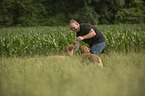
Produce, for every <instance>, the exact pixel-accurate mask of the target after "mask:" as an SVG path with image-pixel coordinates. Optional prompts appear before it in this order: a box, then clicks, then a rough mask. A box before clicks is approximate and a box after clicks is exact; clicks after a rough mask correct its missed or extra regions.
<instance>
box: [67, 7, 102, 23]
mask: <svg viewBox="0 0 145 96" xmlns="http://www.w3.org/2000/svg"><path fill="white" fill-rule="evenodd" d="M70 17H71V18H74V19H76V20H78V21H79V22H87V23H91V24H98V22H99V21H98V18H99V15H98V14H97V13H96V12H95V10H94V8H93V7H90V6H87V5H86V6H85V7H83V8H81V9H79V10H77V11H76V12H75V14H74V15H71V16H70Z"/></svg>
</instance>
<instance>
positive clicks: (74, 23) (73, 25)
mask: <svg viewBox="0 0 145 96" xmlns="http://www.w3.org/2000/svg"><path fill="white" fill-rule="evenodd" d="M69 27H70V29H71V30H72V31H75V32H79V31H80V24H79V23H78V22H77V21H76V20H73V19H72V20H70V21H69Z"/></svg>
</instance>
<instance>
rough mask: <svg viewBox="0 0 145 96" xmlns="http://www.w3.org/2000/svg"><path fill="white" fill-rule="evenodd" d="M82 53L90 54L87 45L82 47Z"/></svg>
mask: <svg viewBox="0 0 145 96" xmlns="http://www.w3.org/2000/svg"><path fill="white" fill-rule="evenodd" d="M80 50H81V53H90V48H88V47H87V46H86V45H83V46H81V47H80Z"/></svg>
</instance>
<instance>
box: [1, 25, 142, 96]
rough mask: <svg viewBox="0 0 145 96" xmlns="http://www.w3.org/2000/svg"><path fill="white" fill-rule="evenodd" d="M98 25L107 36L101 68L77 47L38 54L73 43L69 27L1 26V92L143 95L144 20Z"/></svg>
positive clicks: (16, 95)
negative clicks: (71, 52)
mask: <svg viewBox="0 0 145 96" xmlns="http://www.w3.org/2000/svg"><path fill="white" fill-rule="evenodd" d="M96 26H97V28H98V29H100V30H101V31H102V32H103V34H104V35H105V36H106V38H107V41H106V42H107V45H106V48H105V50H104V52H105V53H103V54H101V55H100V57H101V59H102V61H103V64H104V68H99V67H97V66H95V65H93V64H92V63H91V62H89V61H87V60H86V61H85V62H82V58H81V56H80V54H79V52H78V53H77V54H75V55H74V56H73V57H70V58H68V59H60V58H51V59H49V58H48V59H45V60H41V59H39V58H43V57H45V56H49V55H56V54H57V55H63V54H64V49H65V47H66V46H67V45H68V44H72V43H73V44H75V33H74V32H72V31H71V30H70V29H69V28H68V26H65V27H62V26H59V27H47V26H46V27H26V28H25V27H9V28H0V39H1V40H0V61H1V62H0V96H144V95H145V91H144V89H145V84H144V81H145V76H144V74H145V52H144V51H145V50H144V47H145V46H144V45H145V27H144V26H145V25H144V24H133V25H129V24H125V25H96ZM83 44H84V43H83ZM32 57H33V58H38V59H34V60H28V59H29V58H32Z"/></svg>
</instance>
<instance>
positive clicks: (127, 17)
mask: <svg viewBox="0 0 145 96" xmlns="http://www.w3.org/2000/svg"><path fill="white" fill-rule="evenodd" d="M144 18H145V15H144V14H143V10H140V9H138V8H129V9H126V8H124V9H121V10H120V11H118V12H117V14H116V15H115V23H130V24H132V23H145V22H144V21H145V19H144Z"/></svg>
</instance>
